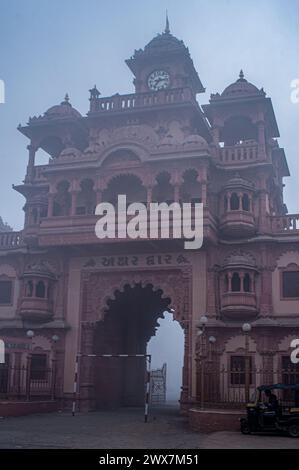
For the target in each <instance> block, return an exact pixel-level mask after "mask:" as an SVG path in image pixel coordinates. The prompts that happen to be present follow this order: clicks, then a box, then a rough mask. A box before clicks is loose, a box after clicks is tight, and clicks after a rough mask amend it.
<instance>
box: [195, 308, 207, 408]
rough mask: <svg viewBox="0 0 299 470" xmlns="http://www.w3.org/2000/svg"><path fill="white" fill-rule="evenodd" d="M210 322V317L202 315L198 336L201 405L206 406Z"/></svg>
mask: <svg viewBox="0 0 299 470" xmlns="http://www.w3.org/2000/svg"><path fill="white" fill-rule="evenodd" d="M207 323H208V317H207V316H206V315H202V316H201V317H200V319H199V325H198V331H197V336H199V339H200V407H201V408H203V407H204V390H205V389H204V372H205V371H204V357H205V351H204V349H205V348H204V347H205V330H206V326H207Z"/></svg>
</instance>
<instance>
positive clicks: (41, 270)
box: [24, 261, 55, 279]
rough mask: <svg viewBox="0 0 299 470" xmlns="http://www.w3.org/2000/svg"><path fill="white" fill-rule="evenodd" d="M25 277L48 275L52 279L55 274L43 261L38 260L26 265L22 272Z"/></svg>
mask: <svg viewBox="0 0 299 470" xmlns="http://www.w3.org/2000/svg"><path fill="white" fill-rule="evenodd" d="M24 276H25V277H28V276H29V277H32V276H38V277H48V278H51V279H54V278H55V276H54V274H53V273H52V271H51V270H50V268H49V267H48V265H47V263H45V262H44V261H40V262H37V263H33V264H31V265H28V266H27V269H26V271H25V272H24Z"/></svg>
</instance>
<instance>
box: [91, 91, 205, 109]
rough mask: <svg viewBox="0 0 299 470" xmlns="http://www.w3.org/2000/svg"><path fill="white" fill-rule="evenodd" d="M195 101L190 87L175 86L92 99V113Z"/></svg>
mask: <svg viewBox="0 0 299 470" xmlns="http://www.w3.org/2000/svg"><path fill="white" fill-rule="evenodd" d="M184 102H194V103H196V100H195V98H194V97H193V96H192V94H191V91H190V89H189V88H175V89H172V90H160V91H158V92H148V93H138V94H129V95H114V96H111V97H105V98H95V99H92V100H91V104H90V113H111V112H117V111H118V112H120V111H128V110H131V109H136V108H146V107H153V106H160V105H162V106H163V105H167V104H176V103H184Z"/></svg>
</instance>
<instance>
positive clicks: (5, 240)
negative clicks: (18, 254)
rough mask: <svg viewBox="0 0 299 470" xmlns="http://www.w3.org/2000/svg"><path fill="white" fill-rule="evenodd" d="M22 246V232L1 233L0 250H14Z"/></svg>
mask: <svg viewBox="0 0 299 470" xmlns="http://www.w3.org/2000/svg"><path fill="white" fill-rule="evenodd" d="M20 246H22V232H0V250H14V249H16V248H18V247H20Z"/></svg>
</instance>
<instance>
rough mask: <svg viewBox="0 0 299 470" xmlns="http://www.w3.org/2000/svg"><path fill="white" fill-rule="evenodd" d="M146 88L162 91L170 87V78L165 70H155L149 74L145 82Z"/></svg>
mask: <svg viewBox="0 0 299 470" xmlns="http://www.w3.org/2000/svg"><path fill="white" fill-rule="evenodd" d="M147 84H148V87H149V88H150V89H151V90H153V91H157V90H163V89H164V88H168V87H169V85H170V76H169V73H168V72H165V70H155V71H154V72H152V73H151V74H150V76H149V77H148V80H147Z"/></svg>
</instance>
